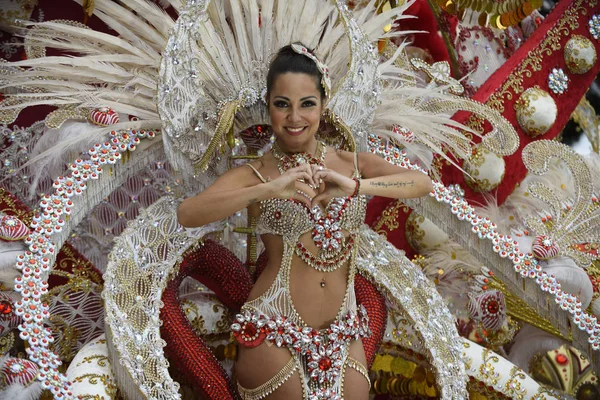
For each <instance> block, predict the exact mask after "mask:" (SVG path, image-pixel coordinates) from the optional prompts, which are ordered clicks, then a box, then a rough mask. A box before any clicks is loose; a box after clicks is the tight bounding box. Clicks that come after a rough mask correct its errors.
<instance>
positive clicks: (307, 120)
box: [269, 72, 323, 152]
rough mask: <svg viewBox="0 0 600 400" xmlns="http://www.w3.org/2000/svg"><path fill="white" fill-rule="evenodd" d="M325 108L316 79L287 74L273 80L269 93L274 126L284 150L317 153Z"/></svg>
mask: <svg viewBox="0 0 600 400" xmlns="http://www.w3.org/2000/svg"><path fill="white" fill-rule="evenodd" d="M322 110H323V105H322V102H321V93H320V91H319V88H318V87H317V82H316V79H315V78H314V77H312V76H310V75H307V74H303V73H294V72H288V73H285V74H281V75H279V76H277V78H275V80H274V81H273V86H272V87H271V92H270V94H269V115H270V116H271V127H272V129H273V132H274V133H275V136H276V138H277V140H278V141H279V143H280V144H281V145H283V147H284V150H288V151H292V152H299V151H314V148H313V146H314V141H315V133H317V130H318V129H319V123H320V120H321V112H322Z"/></svg>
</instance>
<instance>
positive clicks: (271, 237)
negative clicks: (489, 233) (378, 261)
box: [178, 44, 432, 399]
mask: <svg viewBox="0 0 600 400" xmlns="http://www.w3.org/2000/svg"><path fill="white" fill-rule="evenodd" d="M327 71H328V70H327V67H326V66H325V65H324V64H323V63H321V62H320V61H319V60H318V58H317V57H316V56H315V55H314V54H313V53H312V52H311V51H309V50H308V49H306V48H305V47H304V46H302V45H299V44H294V45H291V46H285V47H283V48H282V49H281V50H280V51H279V53H278V54H277V55H276V57H275V58H274V60H273V61H272V63H271V66H270V69H269V73H268V76H267V98H266V101H267V103H268V106H269V115H270V118H271V126H272V130H273V133H274V135H275V138H276V140H275V143H274V144H273V148H272V150H271V152H269V153H267V154H265V155H264V156H263V157H261V158H260V159H259V160H258V161H255V162H253V163H249V164H247V166H243V167H239V168H236V169H233V170H231V171H229V172H227V173H226V174H224V175H223V176H222V177H220V178H219V179H217V181H216V182H215V183H214V184H213V185H212V186H210V187H209V188H207V189H206V190H205V191H204V192H202V193H200V194H198V195H197V196H195V197H192V198H189V199H186V200H185V201H184V202H183V203H182V204H181V206H180V207H179V210H178V217H179V221H180V223H181V224H183V225H185V226H199V225H203V224H207V223H209V222H212V221H215V220H218V219H221V218H224V217H227V216H229V215H231V214H233V213H235V212H237V211H239V210H240V209H242V208H244V207H247V208H248V214H249V215H250V216H253V217H255V218H257V221H258V222H257V233H258V234H260V235H261V239H262V241H263V242H264V245H265V249H266V252H267V256H268V263H267V266H266V268H265V270H264V272H263V273H262V274H261V275H260V277H259V278H258V280H257V282H256V284H255V285H254V287H253V289H252V291H251V293H250V296H249V298H248V301H247V302H246V304H245V305H244V306H243V307H242V311H241V313H240V314H239V315H238V317H237V318H236V321H235V323H234V324H233V325H232V331H233V334H234V336H235V337H236V339H237V340H238V342H239V346H238V347H239V352H238V354H239V356H238V360H237V362H236V375H237V379H238V389H239V391H240V394H241V395H242V398H244V399H263V398H269V399H288V398H300V397H302V396H303V397H304V398H311V399H313V398H314V399H336V398H342V397H343V398H345V399H367V398H368V393H369V387H370V384H369V376H368V372H367V371H368V370H367V360H366V357H365V351H364V349H363V345H362V339H363V338H365V337H367V336H369V335H370V331H369V326H368V315H367V313H366V310H365V309H364V308H363V307H362V306H359V305H357V303H356V297H355V294H354V275H355V273H356V269H357V266H356V254H357V251H356V250H357V246H358V241H359V237H358V233H359V231H360V229H361V226H362V225H363V223H364V219H365V211H366V195H378V196H386V197H393V198H407V197H418V196H423V195H425V194H427V193H428V192H430V191H431V189H432V186H431V181H430V180H429V178H428V177H427V175H424V174H422V173H420V172H413V171H408V170H404V169H402V168H400V167H397V166H393V165H391V164H389V163H387V162H386V161H385V160H383V159H381V158H380V157H378V156H375V155H372V154H368V153H360V154H357V153H350V152H345V151H341V150H337V149H334V148H331V147H328V146H326V145H325V144H324V143H322V142H321V141H319V140H318V139H317V137H316V135H317V133H318V130H319V126H320V121H321V118H322V113H323V109H324V104H325V103H326V101H327V98H326V93H328V91H329V77H328V72H327ZM334 332H336V333H335V334H333V333H334ZM273 344H275V346H272V345H273ZM286 348H287V349H286ZM257 366H261V368H256V367H257Z"/></svg>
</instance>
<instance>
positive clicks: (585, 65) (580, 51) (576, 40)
mask: <svg viewBox="0 0 600 400" xmlns="http://www.w3.org/2000/svg"><path fill="white" fill-rule="evenodd" d="M597 59H598V57H597V54H596V48H595V47H594V44H593V43H592V42H591V41H590V40H589V39H588V38H586V37H583V36H580V35H574V36H573V37H572V38H571V39H570V40H569V41H568V42H567V44H566V45H565V62H566V63H567V68H569V71H571V73H573V74H585V73H586V72H588V71H589V70H590V69H592V67H593V66H594V64H596V60H597Z"/></svg>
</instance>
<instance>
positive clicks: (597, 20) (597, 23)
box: [588, 14, 600, 40]
mask: <svg viewBox="0 0 600 400" xmlns="http://www.w3.org/2000/svg"><path fill="white" fill-rule="evenodd" d="M588 27H589V30H590V35H592V37H593V38H594V39H596V40H599V39H600V16H598V15H596V14H594V15H593V16H592V18H591V19H590V21H589V22H588Z"/></svg>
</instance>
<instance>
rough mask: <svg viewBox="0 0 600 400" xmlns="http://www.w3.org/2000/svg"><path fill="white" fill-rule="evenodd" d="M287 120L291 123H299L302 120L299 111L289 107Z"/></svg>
mask: <svg viewBox="0 0 600 400" xmlns="http://www.w3.org/2000/svg"><path fill="white" fill-rule="evenodd" d="M288 119H289V120H290V121H292V122H293V121H300V120H301V119H302V117H301V116H300V111H299V110H298V109H297V108H295V107H291V108H290V113H289V114H288Z"/></svg>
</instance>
